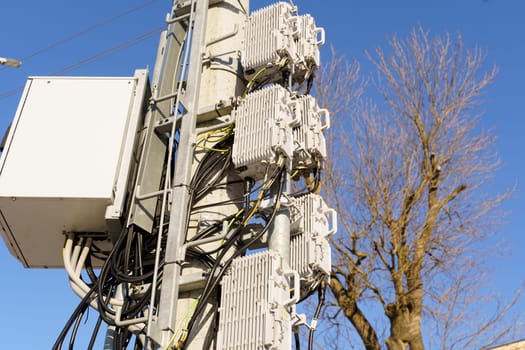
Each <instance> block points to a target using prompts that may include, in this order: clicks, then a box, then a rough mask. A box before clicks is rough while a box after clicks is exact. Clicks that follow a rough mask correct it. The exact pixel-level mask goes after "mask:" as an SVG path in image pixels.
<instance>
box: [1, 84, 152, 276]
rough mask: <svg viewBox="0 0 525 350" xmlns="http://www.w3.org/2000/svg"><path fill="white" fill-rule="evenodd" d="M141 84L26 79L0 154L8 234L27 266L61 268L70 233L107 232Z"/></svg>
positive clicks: (10, 244) (4, 221) (12, 248)
mask: <svg viewBox="0 0 525 350" xmlns="http://www.w3.org/2000/svg"><path fill="white" fill-rule="evenodd" d="M142 81H143V82H145V79H142ZM137 82H138V78H84V77H81V78H80V77H31V78H29V79H28V82H27V84H26V88H25V90H24V93H23V95H22V99H21V101H20V104H19V107H18V110H17V113H16V116H15V119H14V121H13V124H12V126H11V129H10V133H9V136H8V139H7V143H6V147H5V149H4V152H3V154H2V158H1V160H0V213H1V225H2V236H3V238H4V240H5V241H6V243H7V245H8V247H9V250H10V251H11V253H13V254H14V255H15V256H17V257H18V258H19V259H20V260H21V261H22V263H23V264H24V265H25V266H26V267H60V266H62V258H61V250H62V245H63V243H64V233H65V232H97V233H106V232H108V228H107V226H106V220H105V211H106V208H107V206H108V205H112V204H113V201H114V198H115V195H116V192H117V191H124V190H125V188H117V187H116V184H117V180H118V179H117V178H118V176H117V175H118V174H119V170H120V169H121V166H122V164H121V160H122V159H121V155H122V153H123V150H124V149H129V145H128V147H126V140H128V138H126V135H127V133H128V131H129V130H128V128H129V127H130V125H129V120H130V112H131V110H132V107H133V100H134V94H135V91H136V86H137ZM135 108H136V106H135ZM135 127H136V125H135ZM128 141H129V140H128ZM128 159H129V157H128ZM128 161H129V160H128ZM120 186H121V187H124V186H125V184H120Z"/></svg>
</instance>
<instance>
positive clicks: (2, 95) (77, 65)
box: [0, 26, 165, 100]
mask: <svg viewBox="0 0 525 350" xmlns="http://www.w3.org/2000/svg"><path fill="white" fill-rule="evenodd" d="M164 29H165V26H162V27H158V28H155V29H153V30H150V31H148V32H146V33H143V34H140V35H138V36H136V37H134V38H132V39H130V40H128V41H125V42H123V43H120V44H118V45H115V46H113V47H111V48H109V49H107V50H104V51H102V52H99V53H97V54H95V55H93V56H91V57H88V58H86V59H83V60H81V61H78V62H77V63H74V64H72V65H69V66H66V67H64V68H62V69H60V70H58V71H55V72H53V73H51V74H50V75H59V74H66V73H69V72H72V71H74V70H75V69H78V68H80V67H83V66H87V65H89V64H91V63H93V62H96V61H98V60H100V59H102V58H104V57H107V56H110V55H112V54H114V53H116V52H119V51H122V50H124V49H127V48H129V47H131V46H133V45H136V44H138V43H140V42H142V41H144V40H147V39H149V38H150V37H152V36H153V35H155V34H157V33H160V32H161V31H162V30H164ZM23 89H24V85H20V86H17V87H16V88H13V89H11V90H7V91H5V92H2V93H0V100H3V99H5V98H8V97H10V96H13V95H16V94H17V93H19V92H21V91H22V90H23Z"/></svg>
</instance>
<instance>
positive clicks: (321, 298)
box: [308, 281, 326, 350]
mask: <svg viewBox="0 0 525 350" xmlns="http://www.w3.org/2000/svg"><path fill="white" fill-rule="evenodd" d="M318 291H319V303H318V304H317V308H316V309H315V313H314V317H313V319H312V327H311V328H310V334H309V336H308V350H312V349H313V346H314V332H315V329H316V327H317V319H318V318H319V315H320V314H321V309H322V307H323V305H324V301H325V297H326V281H322V282H321V284H320V285H319V289H318Z"/></svg>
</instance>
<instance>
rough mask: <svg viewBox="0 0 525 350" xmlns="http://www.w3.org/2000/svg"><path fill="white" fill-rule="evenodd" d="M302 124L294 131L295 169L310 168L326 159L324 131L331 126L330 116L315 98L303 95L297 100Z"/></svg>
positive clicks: (298, 113) (297, 110)
mask: <svg viewBox="0 0 525 350" xmlns="http://www.w3.org/2000/svg"><path fill="white" fill-rule="evenodd" d="M295 109H296V114H297V115H298V116H299V119H300V123H299V124H298V126H297V127H295V128H294V129H293V137H294V143H295V150H294V159H293V164H294V165H293V167H294V168H296V169H298V168H305V167H306V168H308V167H310V166H316V165H317V163H318V162H322V161H324V160H325V159H326V156H327V152H326V140H325V137H324V135H323V131H325V130H326V129H328V128H329V126H330V115H329V113H328V111H327V110H326V109H321V108H319V105H318V104H317V102H316V100H315V98H313V97H312V96H310V95H303V96H300V97H298V98H297V100H296V105H295Z"/></svg>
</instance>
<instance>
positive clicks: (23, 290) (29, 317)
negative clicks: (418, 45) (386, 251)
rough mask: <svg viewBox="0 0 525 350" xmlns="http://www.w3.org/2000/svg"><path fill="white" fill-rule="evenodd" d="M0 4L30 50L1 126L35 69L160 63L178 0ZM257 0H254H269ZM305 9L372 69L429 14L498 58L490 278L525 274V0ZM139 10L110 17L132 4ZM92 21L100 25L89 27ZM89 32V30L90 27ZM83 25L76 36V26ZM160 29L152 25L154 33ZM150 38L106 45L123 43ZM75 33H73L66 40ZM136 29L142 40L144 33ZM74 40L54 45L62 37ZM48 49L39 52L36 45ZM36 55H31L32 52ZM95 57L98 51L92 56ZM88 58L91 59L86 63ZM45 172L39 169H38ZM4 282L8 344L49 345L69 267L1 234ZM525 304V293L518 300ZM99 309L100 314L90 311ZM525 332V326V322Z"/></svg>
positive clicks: (490, 101)
mask: <svg viewBox="0 0 525 350" xmlns="http://www.w3.org/2000/svg"><path fill="white" fill-rule="evenodd" d="M4 3H5V4H3V5H1V10H0V57H13V58H20V59H24V58H26V59H24V63H23V65H22V67H21V68H18V69H13V68H1V67H0V134H3V132H4V130H5V129H6V127H7V125H8V124H9V122H10V121H11V119H12V118H13V116H14V114H15V111H16V107H17V104H18V100H19V98H20V95H21V90H20V88H21V87H23V85H24V83H25V80H26V79H27V77H28V76H33V75H34V76H42V75H51V74H55V73H56V72H60V71H62V70H64V69H65V68H68V67H72V66H73V65H76V64H77V63H79V62H80V64H78V65H77V66H78V67H77V68H76V69H74V70H71V71H68V72H67V75H81V76H83V75H94V76H131V75H133V71H134V69H137V68H144V67H146V66H150V67H152V65H153V62H154V57H155V54H156V48H157V43H158V37H159V35H158V34H157V31H156V29H158V28H161V27H163V24H164V18H165V15H166V13H167V12H169V10H170V1H159V0H157V1H154V0H153V1H145V0H126V1H103V0H92V1H83V2H72V1H67V0H51V1H47V2H42V1H36V0H21V1H9V2H4ZM270 3H271V2H270V1H268V0H253V1H252V2H251V9H257V8H260V7H262V6H264V5H267V4H270ZM295 3H296V5H298V7H299V11H300V13H311V14H312V15H314V17H315V18H316V21H317V24H318V25H319V26H322V27H324V28H325V30H326V33H327V42H328V45H326V46H325V48H324V51H325V52H327V49H328V46H329V45H330V44H332V45H333V46H334V47H335V48H336V50H337V51H338V52H340V53H344V54H345V55H346V56H347V57H348V58H350V59H357V60H359V61H360V62H361V64H362V68H363V71H364V72H365V73H367V71H368V70H369V69H370V65H369V64H368V63H366V60H365V55H364V52H365V50H369V51H371V50H373V49H374V48H375V47H376V46H383V47H385V46H386V43H387V41H388V38H389V37H390V36H391V35H392V34H394V33H397V34H399V35H400V36H404V35H406V34H407V33H408V32H409V31H410V30H411V29H412V28H413V27H414V26H416V25H418V24H421V25H422V26H423V27H424V28H426V29H428V30H430V31H431V33H434V34H443V33H444V32H447V31H448V32H450V33H452V34H455V33H457V32H458V31H459V32H461V34H462V36H463V40H464V42H465V44H466V46H467V47H473V46H475V45H479V46H480V47H481V48H482V49H484V50H486V52H487V59H486V62H487V68H490V67H491V66H492V65H493V64H496V65H497V66H498V67H499V70H500V73H499V74H498V76H497V78H496V81H495V83H494V84H493V85H492V86H490V87H489V89H488V91H487V94H486V96H485V104H484V110H485V116H484V118H483V119H482V126H483V127H484V128H490V129H492V130H494V132H495V133H496V134H497V135H498V141H497V148H498V151H499V154H500V158H501V167H500V169H499V171H498V173H497V174H496V177H495V180H494V182H493V184H492V186H491V190H494V191H497V190H500V191H503V190H505V188H506V187H511V186H514V185H517V186H518V191H517V192H516V193H515V194H514V196H513V197H512V198H511V199H510V200H509V201H508V202H507V203H506V204H505V209H507V210H508V211H509V216H508V217H507V218H506V224H505V225H504V226H503V227H501V232H500V234H501V236H502V237H503V238H505V239H507V241H508V243H509V245H510V246H511V247H512V250H510V251H508V252H506V253H505V254H504V256H503V257H502V258H501V259H500V260H498V261H494V262H492V263H491V264H490V266H491V268H492V269H491V271H490V278H491V281H493V282H494V285H495V286H496V287H497V289H498V290H499V292H500V293H501V294H502V297H503V298H508V297H509V296H510V295H511V294H512V291H513V290H515V289H516V288H518V287H519V286H520V285H521V284H522V283H523V282H524V280H525V269H524V268H523V266H524V265H525V264H524V263H525V258H524V254H523V248H524V247H525V237H524V235H523V233H522V230H523V229H522V228H523V227H524V226H525V213H524V211H525V198H524V196H523V191H522V190H521V189H520V187H521V182H522V181H523V177H524V176H525V164H524V161H523V155H522V151H523V150H524V149H525V137H524V135H525V121H524V118H523V117H524V116H523V114H524V113H523V112H522V111H523V108H522V107H521V105H519V103H518V102H521V101H524V100H525V92H524V88H523V82H525V41H524V39H523V38H524V37H525V21H524V20H523V14H524V13H525V2H524V1H523V0H461V1H458V0H424V1H423V0H396V1H392V0H322V1H321V0H296V1H295ZM134 8H136V9H137V10H136V11H133V12H132V13H130V14H128V15H126V16H123V17H121V18H118V19H115V20H114V21H112V22H111V23H107V24H104V25H102V22H104V21H105V20H106V19H108V18H112V17H114V16H117V15H119V14H122V13H124V12H125V11H127V10H130V9H134ZM87 28H91V30H86V29H87ZM82 32H83V33H82ZM77 33H82V34H79V35H77V36H75V38H74V39H73V38H71V36H73V35H75V34H77ZM150 34H151V35H150ZM143 35H145V36H146V39H145V40H143V41H140V42H138V43H137V44H136V45H133V46H131V47H129V48H127V49H123V50H120V51H117V52H115V53H113V54H111V55H107V56H106V55H105V54H104V53H105V52H106V53H108V52H109V51H113V50H112V48H114V47H117V46H119V45H121V44H123V43H130V42H132V41H137V40H138V39H137V38H139V37H140V36H143ZM68 38H71V40H64V39H68ZM135 39H136V40H135ZM60 41H66V42H65V43H63V44H61V45H57V46H54V47H50V45H52V44H53V43H57V42H60ZM42 49H44V50H43V52H41V53H40V54H38V55H34V56H32V55H33V54H35V53H37V52H39V51H40V50H42ZM31 56H32V57H31ZM91 58H94V59H93V60H91ZM86 60H89V61H92V62H91V63H90V64H82V62H86ZM35 176H37V174H36V175H35ZM0 274H1V276H2V279H3V281H2V283H1V285H2V289H1V292H0V295H1V296H2V298H1V299H0V308H1V309H2V311H3V317H2V318H1V319H0V329H1V330H2V331H1V334H3V335H4V337H3V340H2V343H3V347H4V348H11V347H14V344H19V342H22V343H23V344H24V347H25V348H30V349H49V348H50V347H51V345H52V344H53V342H54V340H55V338H56V336H57V335H58V333H59V332H60V330H61V328H62V326H63V324H64V322H65V321H66V319H67V318H68V316H69V314H70V313H71V312H72V310H73V309H74V307H75V306H76V303H77V298H76V296H74V295H73V293H72V292H71V291H70V289H69V286H68V284H67V279H66V276H65V273H64V272H63V271H61V270H27V269H24V268H22V266H21V264H20V263H19V262H18V261H17V260H16V259H14V258H13V257H12V256H11V255H10V254H9V253H8V252H7V249H6V248H5V246H4V245H3V244H0ZM517 311H519V312H521V313H522V314H523V313H525V302H524V301H523V300H521V302H520V303H519V304H518V305H517ZM90 318H91V319H94V318H96V317H95V313H91V315H90ZM522 334H523V336H525V330H524V331H523V332H522Z"/></svg>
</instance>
